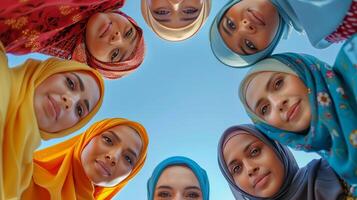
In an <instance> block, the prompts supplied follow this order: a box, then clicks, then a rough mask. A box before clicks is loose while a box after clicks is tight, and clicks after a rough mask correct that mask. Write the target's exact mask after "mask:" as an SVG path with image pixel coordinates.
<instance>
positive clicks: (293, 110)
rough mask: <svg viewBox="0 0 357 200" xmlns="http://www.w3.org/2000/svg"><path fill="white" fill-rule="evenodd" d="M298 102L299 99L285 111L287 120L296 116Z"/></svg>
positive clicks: (298, 106)
mask: <svg viewBox="0 0 357 200" xmlns="http://www.w3.org/2000/svg"><path fill="white" fill-rule="evenodd" d="M300 102H301V100H299V101H298V102H296V103H295V104H293V105H292V106H291V107H290V109H289V110H288V113H287V121H291V120H293V119H295V118H296V116H297V115H298V113H299V110H300Z"/></svg>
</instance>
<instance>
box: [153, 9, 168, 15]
mask: <svg viewBox="0 0 357 200" xmlns="http://www.w3.org/2000/svg"><path fill="white" fill-rule="evenodd" d="M154 13H155V14H157V15H168V14H170V11H169V10H165V9H159V10H155V11H154Z"/></svg>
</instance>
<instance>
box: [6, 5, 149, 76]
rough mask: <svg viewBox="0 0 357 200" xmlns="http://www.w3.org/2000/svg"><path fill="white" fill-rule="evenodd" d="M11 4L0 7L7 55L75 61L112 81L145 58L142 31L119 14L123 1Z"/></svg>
mask: <svg viewBox="0 0 357 200" xmlns="http://www.w3.org/2000/svg"><path fill="white" fill-rule="evenodd" d="M10 1H11V2H10ZM10 1H4V2H0V40H1V41H2V42H3V44H4V46H5V48H6V51H7V52H8V53H13V54H16V55H22V54H27V53H32V52H38V53H43V54H47V55H51V56H57V57H61V58H65V59H73V60H77V61H80V62H84V63H87V64H88V65H89V66H90V67H93V68H95V69H97V70H98V71H99V72H100V73H101V74H102V75H103V76H104V77H106V78H109V79H116V78H120V77H122V76H124V75H126V74H129V73H131V72H133V71H134V70H135V69H136V68H138V66H139V65H140V64H141V63H142V61H143V59H144V39H143V32H142V30H141V28H140V27H139V26H138V25H137V24H136V22H135V21H134V20H133V19H132V18H130V17H129V16H127V15H126V14H124V13H123V12H121V11H119V10H118V9H119V8H121V7H122V6H123V5H124V3H125V0H103V1H93V0H82V1H75V0H64V1H58V0H28V1H26V2H15V1H13V0H10Z"/></svg>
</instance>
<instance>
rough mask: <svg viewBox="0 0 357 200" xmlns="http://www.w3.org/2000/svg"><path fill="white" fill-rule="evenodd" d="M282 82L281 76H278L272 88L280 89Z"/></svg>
mask: <svg viewBox="0 0 357 200" xmlns="http://www.w3.org/2000/svg"><path fill="white" fill-rule="evenodd" d="M283 84H284V80H283V79H282V78H279V79H278V80H277V81H275V83H274V89H276V90H277V89H280V88H281V87H282V86H283Z"/></svg>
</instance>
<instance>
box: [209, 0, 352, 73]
mask: <svg viewBox="0 0 357 200" xmlns="http://www.w3.org/2000/svg"><path fill="white" fill-rule="evenodd" d="M240 1H241V0H230V1H229V2H228V3H227V4H226V5H225V6H224V7H223V8H222V9H221V10H220V11H219V13H218V14H217V16H216V17H215V19H214V21H213V23H212V25H211V31H210V43H211V50H212V52H213V54H214V55H215V56H216V58H217V59H218V60H219V61H221V62H222V63H223V64H225V65H228V66H231V67H248V66H250V65H252V64H254V63H256V62H258V61H259V60H261V59H263V58H265V57H267V56H269V55H270V54H271V53H272V52H273V51H274V49H275V48H276V46H277V45H278V43H279V41H280V39H281V38H287V36H288V34H289V32H290V30H291V29H292V28H293V29H295V30H296V31H298V32H300V33H303V32H305V33H306V35H307V37H308V38H309V40H310V42H311V44H312V45H313V46H315V47H316V48H326V47H327V46H329V45H330V44H331V43H330V42H328V41H327V40H326V39H325V38H326V37H327V36H328V35H329V34H331V33H333V31H334V30H336V29H337V28H338V26H339V25H340V23H341V22H342V21H343V18H344V17H345V16H346V14H347V12H348V10H349V8H350V6H351V4H352V0H346V1H340V0H329V1H324V2H321V0H308V1H306V0H270V1H271V3H272V4H273V5H274V6H275V7H276V9H277V10H278V12H279V16H280V17H279V26H278V30H277V33H276V35H275V37H274V39H273V40H272V42H271V43H270V44H269V46H268V47H267V48H265V49H263V50H261V51H259V52H257V53H255V54H251V55H241V54H238V53H235V52H234V51H232V50H231V49H230V48H229V47H228V46H227V45H226V44H225V42H224V40H223V38H222V36H221V35H220V33H219V29H218V26H219V23H220V21H221V19H222V17H223V16H224V14H225V13H226V12H227V11H228V10H229V9H230V8H231V7H232V6H233V5H235V4H237V3H239V2H240ZM336 7H338V8H339V9H338V10H336ZM327 22H328V23H327ZM316 25H319V28H316Z"/></svg>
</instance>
